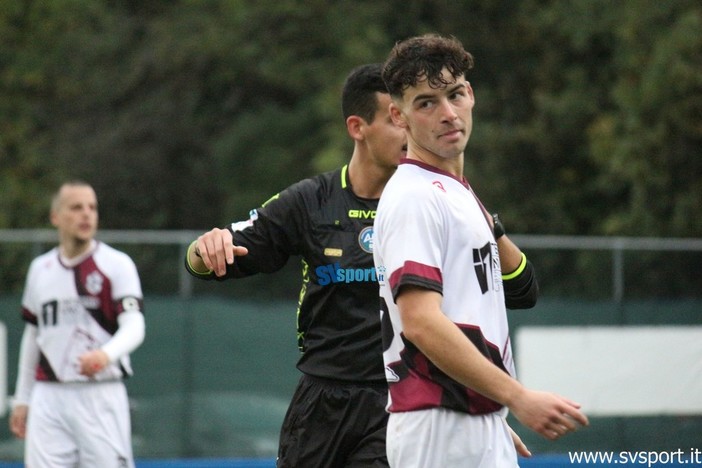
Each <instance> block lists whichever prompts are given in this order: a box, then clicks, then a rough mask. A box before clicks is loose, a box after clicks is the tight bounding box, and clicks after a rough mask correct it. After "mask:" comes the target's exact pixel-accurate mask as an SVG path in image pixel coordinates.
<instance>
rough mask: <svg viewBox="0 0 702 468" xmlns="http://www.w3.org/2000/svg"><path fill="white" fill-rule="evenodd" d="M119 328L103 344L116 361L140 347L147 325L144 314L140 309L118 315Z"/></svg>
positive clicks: (113, 360)
mask: <svg viewBox="0 0 702 468" xmlns="http://www.w3.org/2000/svg"><path fill="white" fill-rule="evenodd" d="M117 323H118V324H119V328H118V329H117V332H116V333H115V334H114V336H113V337H112V338H111V339H110V340H109V341H108V342H107V343H105V344H104V345H103V346H102V350H103V351H104V352H105V353H106V354H107V356H108V357H109V358H110V362H115V361H117V360H118V359H119V358H121V357H122V356H125V355H127V354H129V353H131V352H132V351H134V350H135V349H137V348H138V347H139V345H140V344H141V343H142V342H143V341H144V334H145V329H146V325H145V323H144V314H142V313H141V311H139V310H128V311H125V312H122V313H121V314H119V316H117Z"/></svg>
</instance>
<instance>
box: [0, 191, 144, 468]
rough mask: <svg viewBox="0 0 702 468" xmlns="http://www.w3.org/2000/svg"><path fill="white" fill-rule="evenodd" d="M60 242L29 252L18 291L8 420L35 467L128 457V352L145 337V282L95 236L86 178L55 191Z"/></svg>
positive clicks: (103, 465) (118, 466)
mask: <svg viewBox="0 0 702 468" xmlns="http://www.w3.org/2000/svg"><path fill="white" fill-rule="evenodd" d="M51 223H52V224H53V225H54V226H55V227H56V229H57V231H58V237H59V245H58V247H55V248H54V249H52V250H51V251H49V252H47V253H45V254H43V255H40V256H39V257H37V258H35V259H34V261H33V262H32V264H31V265H30V267H29V272H28V274H27V279H26V284H25V289H24V294H23V297H22V318H23V319H24V321H25V322H26V325H25V329H24V334H23V336H22V343H21V346H20V357H19V366H18V367H19V368H18V376H17V384H16V389H15V395H14V399H13V409H12V414H11V416H10V429H11V430H12V432H13V433H14V434H15V435H16V436H17V437H19V438H26V443H25V464H26V466H29V467H32V468H50V467H51V468H57V467H59V468H60V467H86V468H87V467H100V468H128V467H133V466H134V460H133V458H134V457H133V455H132V444H131V422H130V415H129V404H128V401H127V392H126V388H125V386H124V383H123V382H122V379H123V378H125V377H127V376H129V375H131V374H132V369H131V366H130V362H129V353H130V352H132V351H134V350H135V349H136V348H137V347H138V346H139V345H140V344H141V343H142V341H143V339H144V316H143V314H142V303H143V298H142V291H141V282H140V280H139V275H138V273H137V269H136V266H135V265H134V262H133V261H132V260H131V258H129V257H128V256H127V255H126V254H124V253H122V252H120V251H118V250H115V249H114V248H112V247H110V246H108V245H106V244H104V243H101V242H98V241H96V240H95V239H94V236H95V232H96V230H97V224H98V205H97V197H96V195H95V191H94V190H93V188H92V187H91V186H90V185H89V184H87V183H85V182H82V181H72V182H67V183H65V184H63V185H62V186H61V187H60V189H59V191H58V192H57V193H56V195H55V196H54V198H53V200H52V205H51Z"/></svg>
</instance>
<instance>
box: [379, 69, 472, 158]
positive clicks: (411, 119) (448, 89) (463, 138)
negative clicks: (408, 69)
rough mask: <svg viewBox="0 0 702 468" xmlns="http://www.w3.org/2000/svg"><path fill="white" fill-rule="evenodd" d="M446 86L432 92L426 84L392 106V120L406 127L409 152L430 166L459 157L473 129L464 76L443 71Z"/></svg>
mask: <svg viewBox="0 0 702 468" xmlns="http://www.w3.org/2000/svg"><path fill="white" fill-rule="evenodd" d="M443 76H444V79H445V80H446V81H448V82H449V84H448V85H447V86H443V87H440V88H432V87H431V86H429V83H428V82H427V81H426V80H423V81H420V82H419V83H418V84H417V85H416V86H413V87H410V88H407V89H406V90H405V92H404V94H403V96H402V101H401V102H397V103H395V104H394V105H393V110H392V114H393V118H394V119H395V121H396V122H398V123H399V124H400V125H403V126H405V128H406V129H407V133H408V140H409V146H410V151H411V153H412V154H413V156H418V157H419V158H420V159H423V160H425V161H427V162H429V163H430V164H433V165H436V166H439V167H441V166H442V160H452V159H455V158H457V157H458V156H461V155H462V154H463V151H464V150H465V148H466V145H467V144H468V139H469V138H470V134H471V131H472V129H473V105H474V104H475V100H474V97H473V89H472V88H471V86H470V83H468V82H467V81H466V79H465V77H464V76H463V75H461V76H459V77H458V78H456V79H453V78H452V77H451V74H450V73H449V72H448V71H447V70H446V69H444V71H443Z"/></svg>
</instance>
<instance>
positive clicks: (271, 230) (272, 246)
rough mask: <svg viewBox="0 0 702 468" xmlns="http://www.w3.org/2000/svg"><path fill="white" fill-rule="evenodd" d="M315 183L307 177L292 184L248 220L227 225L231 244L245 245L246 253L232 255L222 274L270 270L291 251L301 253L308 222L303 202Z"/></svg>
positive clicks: (233, 274) (274, 269) (288, 257)
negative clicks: (230, 263) (231, 260)
mask: <svg viewBox="0 0 702 468" xmlns="http://www.w3.org/2000/svg"><path fill="white" fill-rule="evenodd" d="M315 187H316V185H315V183H314V182H313V181H311V180H309V179H308V180H304V181H301V182H298V183H296V184H293V185H291V186H290V187H288V188H287V189H285V190H283V191H282V192H280V193H279V194H277V195H275V196H274V197H272V198H271V199H270V200H268V201H267V202H266V203H264V204H263V206H262V207H260V208H258V209H256V210H254V211H252V212H251V218H249V220H248V221H244V222H239V223H233V224H230V225H229V226H227V228H228V229H229V230H230V231H232V235H233V238H234V244H236V245H241V246H244V247H246V248H247V249H248V250H249V253H248V254H247V255H244V256H241V257H237V258H236V259H235V262H234V265H232V266H231V267H228V269H227V274H226V276H225V278H239V277H243V276H249V275H253V274H257V273H273V272H275V271H278V270H280V269H281V268H283V266H285V264H286V263H287V262H288V260H289V259H290V257H291V256H292V255H298V254H300V253H301V248H302V247H301V245H302V243H303V242H304V239H305V236H306V233H305V229H306V228H307V227H308V226H309V209H308V207H307V205H306V203H307V202H308V199H309V197H310V193H314V189H315Z"/></svg>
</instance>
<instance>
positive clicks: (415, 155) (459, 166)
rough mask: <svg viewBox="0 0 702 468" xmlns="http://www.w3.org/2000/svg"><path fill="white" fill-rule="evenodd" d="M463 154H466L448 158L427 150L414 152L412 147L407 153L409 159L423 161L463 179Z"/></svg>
mask: <svg viewBox="0 0 702 468" xmlns="http://www.w3.org/2000/svg"><path fill="white" fill-rule="evenodd" d="M463 154H464V153H461V154H459V155H457V156H454V157H449V158H446V157H442V156H439V155H437V154H434V153H432V152H430V151H426V150H424V151H422V150H421V149H415V150H414V151H413V149H412V148H411V147H410V148H409V149H408V151H407V159H414V160H416V161H421V162H423V163H424V164H427V165H429V166H432V167H435V168H437V169H441V170H442V171H444V172H447V173H449V174H451V175H453V176H454V177H456V178H458V179H461V178H462V177H463Z"/></svg>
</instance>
